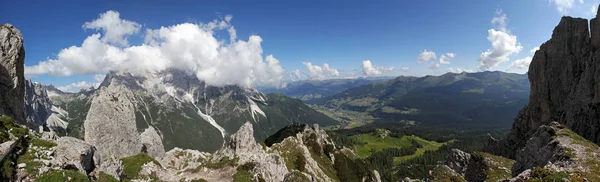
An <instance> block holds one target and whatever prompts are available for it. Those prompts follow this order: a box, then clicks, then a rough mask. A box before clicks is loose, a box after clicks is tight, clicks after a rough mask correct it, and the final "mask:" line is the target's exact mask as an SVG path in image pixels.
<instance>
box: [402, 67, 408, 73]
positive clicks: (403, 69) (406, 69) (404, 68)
mask: <svg viewBox="0 0 600 182" xmlns="http://www.w3.org/2000/svg"><path fill="white" fill-rule="evenodd" d="M400 70H402V71H404V72H408V71H409V70H410V68H408V67H402V68H400Z"/></svg>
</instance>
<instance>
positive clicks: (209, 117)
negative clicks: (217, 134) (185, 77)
mask: <svg viewBox="0 0 600 182" xmlns="http://www.w3.org/2000/svg"><path fill="white" fill-rule="evenodd" d="M192 104H193V105H194V107H196V109H197V110H198V114H199V115H200V116H201V117H202V118H203V119H204V120H206V121H208V123H210V124H211V125H213V126H214V127H215V128H217V129H218V130H219V131H221V136H222V137H223V139H225V134H226V133H227V132H225V128H223V127H221V125H219V124H218V123H217V121H215V119H213V118H212V117H211V116H209V115H206V114H204V113H203V112H202V111H201V110H200V108H198V107H197V106H196V104H194V103H192ZM223 142H225V140H223Z"/></svg>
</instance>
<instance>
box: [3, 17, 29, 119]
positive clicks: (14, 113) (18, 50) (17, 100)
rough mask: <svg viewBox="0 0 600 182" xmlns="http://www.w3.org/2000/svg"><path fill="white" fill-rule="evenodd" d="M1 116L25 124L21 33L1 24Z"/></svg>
mask: <svg viewBox="0 0 600 182" xmlns="http://www.w3.org/2000/svg"><path fill="white" fill-rule="evenodd" d="M0 51H2V54H1V56H0V103H2V104H0V115H6V116H9V117H11V118H13V119H14V120H16V121H17V122H19V123H25V114H24V112H23V110H24V109H23V104H24V102H23V99H22V98H23V95H24V94H25V91H24V89H25V77H24V64H25V48H24V47H23V36H22V35H21V31H19V30H18V29H16V28H15V27H13V26H12V25H10V24H0Z"/></svg>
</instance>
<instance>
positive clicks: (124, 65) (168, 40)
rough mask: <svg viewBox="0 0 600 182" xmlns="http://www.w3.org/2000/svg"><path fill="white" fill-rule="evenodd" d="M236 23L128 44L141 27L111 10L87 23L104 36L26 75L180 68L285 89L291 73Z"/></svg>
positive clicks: (150, 34) (153, 33)
mask: <svg viewBox="0 0 600 182" xmlns="http://www.w3.org/2000/svg"><path fill="white" fill-rule="evenodd" d="M231 19H232V16H229V15H228V16H226V17H225V19H223V20H213V21H211V22H208V23H199V24H193V23H182V24H177V25H171V26H166V27H160V28H158V29H148V30H146V31H145V32H144V34H145V35H144V37H145V39H144V43H142V44H141V45H134V46H126V45H127V37H128V36H130V35H134V34H137V33H139V29H140V28H141V26H140V24H138V23H136V22H133V21H129V20H124V19H121V18H120V16H119V13H118V12H116V11H107V12H106V13H103V14H100V16H99V18H98V19H96V20H93V21H91V22H86V23H84V25H83V27H84V28H91V29H96V30H100V32H99V33H95V34H92V35H90V36H88V37H87V38H86V39H85V40H84V41H83V43H82V44H81V45H80V46H71V47H68V48H64V49H63V50H61V51H60V52H59V53H58V55H57V57H56V58H55V59H49V60H46V61H42V62H40V63H38V64H37V65H33V66H26V67H25V73H26V74H27V75H42V74H50V75H55V76H70V75H75V74H93V73H106V72H108V71H121V70H128V71H131V72H136V71H151V72H152V71H161V70H165V69H167V68H177V69H182V70H186V71H191V72H193V73H195V75H196V76H197V77H198V78H199V79H201V80H204V81H206V83H207V84H210V85H215V86H222V85H232V84H237V85H240V86H245V87H251V86H255V85H265V86H281V85H282V81H283V79H284V76H285V74H286V72H285V70H284V69H283V67H282V66H281V65H280V64H279V60H277V59H276V58H275V57H274V56H272V55H267V56H266V57H263V50H262V46H261V42H262V41H263V40H262V38H261V37H260V36H258V35H252V36H249V37H248V40H239V39H237V35H236V31H235V29H234V28H233V25H232V24H231ZM220 30H226V31H227V33H228V34H229V38H230V41H229V42H226V41H223V40H218V39H217V38H216V36H215V32H216V31H220ZM118 46H125V47H118ZM338 74H339V73H338Z"/></svg>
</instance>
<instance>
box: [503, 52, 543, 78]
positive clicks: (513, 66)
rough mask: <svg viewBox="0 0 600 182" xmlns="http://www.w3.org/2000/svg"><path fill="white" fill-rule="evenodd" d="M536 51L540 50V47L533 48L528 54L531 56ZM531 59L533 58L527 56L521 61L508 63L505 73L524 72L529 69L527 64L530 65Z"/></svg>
mask: <svg viewBox="0 0 600 182" xmlns="http://www.w3.org/2000/svg"><path fill="white" fill-rule="evenodd" d="M538 50H540V47H534V48H533V49H531V50H530V51H529V52H530V53H531V54H532V55H533V54H535V52H536V51H538ZM532 59H533V58H532V57H531V56H527V57H525V58H523V59H517V60H515V61H513V62H512V63H510V66H508V69H506V71H514V72H526V71H527V70H528V69H529V64H531V60H532Z"/></svg>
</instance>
